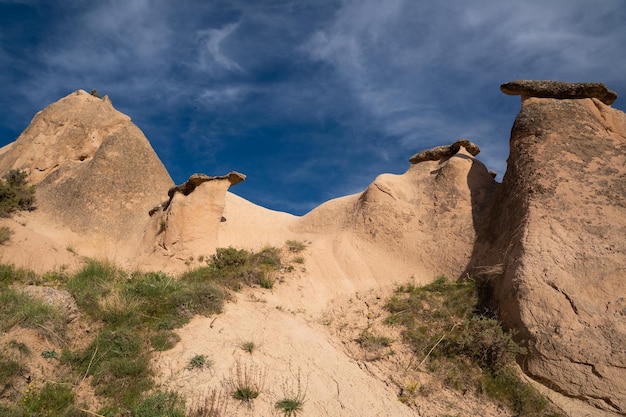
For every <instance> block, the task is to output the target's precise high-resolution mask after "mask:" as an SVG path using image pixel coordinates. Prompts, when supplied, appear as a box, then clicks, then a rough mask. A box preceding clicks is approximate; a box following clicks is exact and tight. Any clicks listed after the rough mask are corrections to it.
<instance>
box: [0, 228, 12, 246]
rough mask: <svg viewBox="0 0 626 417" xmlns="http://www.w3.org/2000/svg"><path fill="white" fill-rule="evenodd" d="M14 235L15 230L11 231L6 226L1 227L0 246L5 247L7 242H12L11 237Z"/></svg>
mask: <svg viewBox="0 0 626 417" xmlns="http://www.w3.org/2000/svg"><path fill="white" fill-rule="evenodd" d="M12 234H13V230H11V229H9V228H8V227H6V226H2V227H0V245H4V244H5V243H6V242H8V241H9V240H11V235H12Z"/></svg>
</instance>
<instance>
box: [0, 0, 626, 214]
mask: <svg viewBox="0 0 626 417" xmlns="http://www.w3.org/2000/svg"><path fill="white" fill-rule="evenodd" d="M516 79H541V80H545V79H552V80H560V81H572V82H583V81H599V82H603V83H605V84H606V85H607V87H609V88H610V89H612V90H614V91H616V92H617V93H618V95H619V96H620V98H618V100H617V101H616V102H615V103H614V104H613V107H615V108H618V109H621V110H622V111H624V110H625V109H626V104H625V103H626V2H625V1H624V0H600V1H594V2H593V5H592V4H591V2H589V1H588V0H525V1H501V0H473V1H467V0H438V1H425V0H424V1H423V0H306V1H305V0H301V1H296V0H204V1H200V0H179V1H170V0H99V1H88V0H64V1H48V0H41V1H35V0H0V85H1V86H2V87H1V88H2V94H0V146H1V145H5V144H7V143H10V142H12V141H14V140H15V139H16V138H17V137H18V136H19V134H20V133H21V132H22V131H23V130H24V129H25V128H26V127H27V126H28V124H29V123H30V121H31V119H32V118H33V116H34V115H35V113H36V112H38V111H40V110H41V109H43V108H44V107H45V106H47V105H49V104H51V103H53V102H55V101H57V100H59V99H60V98H62V97H64V96H66V95H68V94H70V93H71V92H73V91H76V90H78V89H84V90H86V91H90V90H91V89H96V90H97V91H98V92H99V93H100V94H102V95H105V94H106V95H108V96H109V98H110V99H111V101H112V102H113V105H114V106H115V108H116V109H118V110H119V111H121V112H123V113H125V114H127V115H129V116H130V117H131V118H132V120H133V122H134V123H135V124H136V125H137V126H138V127H139V128H140V129H141V130H142V131H143V132H144V134H145V135H146V137H147V138H148V140H149V141H150V143H151V144H152V147H153V148H154V150H155V151H156V153H157V155H158V156H159V157H160V159H161V160H162V161H163V164H164V165H165V167H166V168H167V170H168V171H169V173H170V175H171V176H172V179H173V180H174V182H176V183H178V184H180V183H182V182H184V181H185V180H186V179H187V178H188V177H189V176H190V175H192V174H194V173H205V174H207V175H224V174H227V173H228V172H230V171H238V172H241V173H244V174H246V175H247V179H246V181H245V182H243V183H241V184H238V185H236V186H234V187H232V188H231V191H232V192H233V193H235V194H238V195H240V196H241V197H243V198H245V199H247V200H249V201H251V202H253V203H255V204H258V205H261V206H263V207H267V208H270V209H273V210H280V211H286V212H289V213H293V214H296V215H302V214H304V213H306V212H308V211H310V210H311V209H313V208H314V207H316V206H318V205H319V204H321V203H323V202H325V201H327V200H330V199H332V198H336V197H340V196H344V195H348V194H353V193H357V192H361V191H363V190H364V189H365V188H367V186H368V185H369V184H370V183H371V182H372V181H373V180H374V179H375V178H376V177H377V176H378V175H380V174H382V173H394V174H401V173H403V172H405V171H406V170H407V169H408V168H409V162H408V159H409V157H410V156H411V155H413V154H415V153H416V152H419V151H421V150H423V149H427V148H430V147H433V146H438V145H446V144H450V143H452V142H454V141H456V140H457V139H459V138H468V139H470V140H471V141H473V142H475V143H476V144H478V145H479V146H480V147H481V153H480V155H478V159H480V160H481V161H482V162H483V163H485V164H486V165H487V167H488V168H489V169H492V170H494V171H496V172H497V173H498V174H499V175H498V180H500V179H501V178H502V175H503V174H504V172H505V170H506V158H507V156H508V151H509V148H508V142H509V136H510V129H511V126H512V124H513V121H514V119H515V116H516V114H517V112H518V111H519V109H520V100H519V97H510V96H505V95H503V94H502V93H501V92H500V84H502V83H505V82H508V81H512V80H516ZM166 192H167V190H164V195H165V194H166Z"/></svg>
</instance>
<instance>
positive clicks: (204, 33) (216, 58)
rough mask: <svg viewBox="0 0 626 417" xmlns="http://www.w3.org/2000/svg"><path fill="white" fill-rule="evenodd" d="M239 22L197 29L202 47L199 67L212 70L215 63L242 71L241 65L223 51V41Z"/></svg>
mask: <svg viewBox="0 0 626 417" xmlns="http://www.w3.org/2000/svg"><path fill="white" fill-rule="evenodd" d="M238 27H239V22H235V23H229V24H227V25H224V26H223V27H221V28H219V29H213V28H212V29H205V30H200V31H198V38H199V40H200V43H201V44H202V46H203V47H204V48H203V49H201V51H200V67H201V68H202V69H203V70H207V69H208V70H214V69H215V65H217V66H218V67H220V68H222V69H226V70H230V71H242V68H241V66H239V64H238V63H237V62H235V61H234V60H232V59H231V58H229V57H228V56H227V55H226V53H225V52H224V46H223V44H224V42H225V41H226V40H227V39H228V37H230V36H231V34H232V33H233V32H234V31H236V30H237V28H238Z"/></svg>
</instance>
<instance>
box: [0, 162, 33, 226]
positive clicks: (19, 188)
mask: <svg viewBox="0 0 626 417" xmlns="http://www.w3.org/2000/svg"><path fill="white" fill-rule="evenodd" d="M27 178H28V173H27V172H26V171H25V170H19V169H12V170H10V171H9V172H7V173H6V174H5V175H4V177H2V179H0V217H9V216H11V214H13V213H15V212H16V211H20V210H28V211H31V210H34V209H35V187H34V186H30V185H28V181H27Z"/></svg>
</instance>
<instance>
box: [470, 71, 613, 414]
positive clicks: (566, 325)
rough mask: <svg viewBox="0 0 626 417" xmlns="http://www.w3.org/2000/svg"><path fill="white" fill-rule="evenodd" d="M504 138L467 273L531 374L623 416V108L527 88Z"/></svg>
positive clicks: (600, 410)
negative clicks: (502, 163) (512, 335)
mask: <svg viewBox="0 0 626 417" xmlns="http://www.w3.org/2000/svg"><path fill="white" fill-rule="evenodd" d="M510 85H511V84H505V86H503V90H507V91H517V92H519V91H520V90H519V89H518V87H515V89H513V90H512V87H511V86H510ZM517 85H520V84H519V83H517ZM523 85H525V86H526V87H528V86H534V87H533V89H534V90H533V89H530V90H529V89H528V88H526V87H525V89H524V91H525V92H524V94H535V95H537V94H538V93H537V91H538V88H539V87H538V86H543V85H544V82H537V83H535V84H533V83H532V82H525V83H524V84H523ZM551 85H556V84H551ZM558 85H561V84H558ZM593 85H597V84H593ZM541 88H544V87H541ZM581 88H582V87H581ZM583 90H584V88H583ZM571 91H574V90H571ZM586 91H587V92H586V93H584V94H587V95H589V94H592V93H590V92H589V91H590V90H586ZM584 94H583V93H580V94H578V96H577V97H578V98H580V97H582V96H583V95H584ZM594 94H595V93H594ZM554 95H559V96H561V94H560V93H559V94H556V93H554ZM565 95H566V96H567V97H568V98H571V94H565ZM605 101H606V100H605ZM510 145H511V150H510V156H509V159H508V167H507V171H506V174H505V175H504V178H503V182H502V184H501V186H500V188H499V190H498V191H497V193H496V195H495V197H494V202H493V205H492V207H491V210H490V212H489V215H488V216H487V217H486V218H485V220H486V223H485V225H484V226H485V228H484V229H480V228H479V229H480V230H481V232H480V233H479V236H478V239H477V243H476V246H475V249H474V255H473V260H472V267H473V270H474V273H476V274H482V275H483V276H484V277H486V278H488V279H489V280H490V282H491V283H493V290H494V296H495V300H496V301H497V306H498V308H499V311H500V313H501V317H502V319H503V320H504V322H505V323H506V324H507V325H508V326H510V327H512V328H515V329H517V330H518V332H519V334H518V335H519V338H520V340H522V341H525V343H526V344H527V346H528V356H527V357H526V358H524V360H523V361H522V362H521V363H522V365H523V367H524V370H525V371H526V372H527V373H528V374H529V375H531V376H532V377H534V378H536V379H537V380H539V381H541V382H543V383H544V384H545V385H547V386H548V387H550V388H552V389H553V390H556V391H558V392H560V393H562V394H564V395H566V396H569V397H574V398H578V399H583V400H585V401H586V402H588V403H590V404H592V405H594V406H595V407H597V410H598V411H597V415H614V413H617V414H626V326H625V325H624V323H626V294H625V293H624V284H625V281H624V279H625V277H626V240H625V239H624V236H626V114H624V113H622V112H620V111H618V110H615V109H612V108H610V107H609V106H607V105H606V104H605V103H603V102H602V101H601V99H600V98H599V97H594V98H580V99H578V100H558V99H553V98H537V97H531V98H527V99H525V100H523V102H522V108H521V111H520V113H519V114H518V116H517V118H516V120H515V124H514V126H513V129H512V132H511V141H510Z"/></svg>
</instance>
